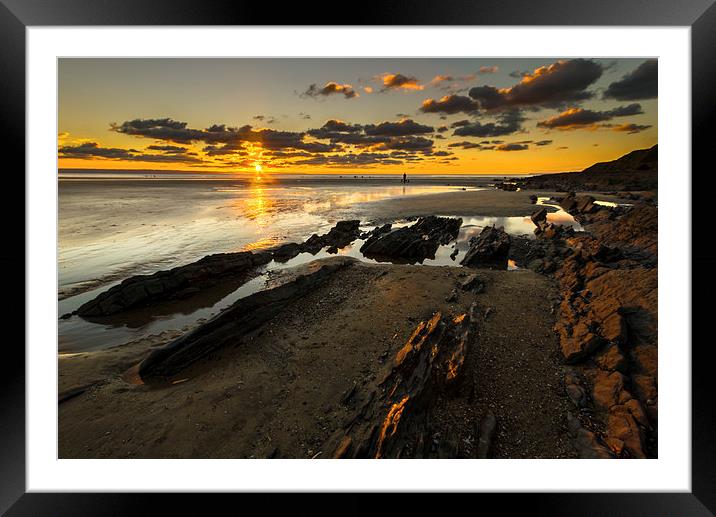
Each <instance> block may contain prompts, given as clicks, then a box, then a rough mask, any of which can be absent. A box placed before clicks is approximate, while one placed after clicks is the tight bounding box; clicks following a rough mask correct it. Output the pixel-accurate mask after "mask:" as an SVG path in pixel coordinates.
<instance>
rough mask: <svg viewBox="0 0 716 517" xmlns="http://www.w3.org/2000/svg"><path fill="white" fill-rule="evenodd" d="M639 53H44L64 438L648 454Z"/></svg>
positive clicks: (381, 451) (320, 452)
mask: <svg viewBox="0 0 716 517" xmlns="http://www.w3.org/2000/svg"><path fill="white" fill-rule="evenodd" d="M658 67H659V59H658V58H657V57H653V56H641V57H599V56H594V57H563V56H552V57H524V58H521V57H499V58H489V57H476V58H468V57H449V56H446V57H346V58H337V57H290V58H288V57H286V58H284V57H255V58H249V57H236V58H229V57H202V58H197V57H193V58H189V57H187V58H178V57H177V58H170V57H131V58H124V57H101V58H98V57H59V58H58V59H57V114H56V117H57V207H58V209H57V214H56V216H57V243H56V244H57V317H58V320H57V347H58V348H57V351H56V353H57V375H58V386H57V393H58V399H57V404H58V406H57V410H58V413H57V414H58V419H57V454H58V457H59V459H75V458H83V459H118V458H125V459H126V458H129V459H140V458H145V459H165V458H175V459H195V458H212V459H215V458H237V459H250V458H253V459H319V460H320V459H329V460H330V459H335V460H338V459H367V458H370V459H413V458H417V459H441V458H442V459H445V458H449V459H525V458H526V459H551V458H559V459H569V458H571V459H657V458H659V452H658V451H659V443H658V427H659V426H658V384H659V382H658V379H659V376H658V357H659V353H658V255H659V254H658V216H657V214H658V168H659V167H658V147H657V144H658V129H659V128H658V109H659V102H658V99H659V95H658V93H659V81H658ZM49 123H50V122H48V124H49ZM665 140H666V139H665ZM664 145H665V146H666V145H667V144H666V143H665V144H664ZM664 149H665V151H666V148H664ZM665 163H666V164H667V165H668V161H667V162H665ZM686 172H687V171H684V173H686ZM50 173H54V172H53V171H52V170H51V171H50ZM667 190H668V189H667ZM667 197H668V196H667ZM687 211H688V210H687ZM53 212H54V211H53ZM47 239H50V240H51V239H52V236H51V235H48V236H47ZM50 287H52V288H54V287H53V286H52V285H50ZM50 353H53V352H52V351H50ZM665 389H667V388H665ZM667 393H668V390H667ZM53 400H54V399H53ZM664 400H665V401H666V399H664ZM53 404H54V402H53Z"/></svg>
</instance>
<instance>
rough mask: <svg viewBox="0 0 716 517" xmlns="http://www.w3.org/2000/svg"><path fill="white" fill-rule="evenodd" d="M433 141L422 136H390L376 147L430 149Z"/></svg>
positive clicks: (406, 149) (399, 149) (412, 149)
mask: <svg viewBox="0 0 716 517" xmlns="http://www.w3.org/2000/svg"><path fill="white" fill-rule="evenodd" d="M432 147H433V141H432V140H430V139H428V138H424V137H422V136H408V137H401V138H391V139H390V140H388V141H387V142H384V143H382V144H379V145H378V146H377V149H392V150H397V151H428V150H432Z"/></svg>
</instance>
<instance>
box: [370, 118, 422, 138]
mask: <svg viewBox="0 0 716 517" xmlns="http://www.w3.org/2000/svg"><path fill="white" fill-rule="evenodd" d="M363 130H364V131H365V134H366V135H371V136H408V135H424V134H427V133H433V132H434V131H435V128H434V127H431V126H426V125H423V124H419V123H417V122H415V121H414V120H411V119H403V120H400V121H398V122H381V123H380V124H377V125H373V124H368V125H366V126H363Z"/></svg>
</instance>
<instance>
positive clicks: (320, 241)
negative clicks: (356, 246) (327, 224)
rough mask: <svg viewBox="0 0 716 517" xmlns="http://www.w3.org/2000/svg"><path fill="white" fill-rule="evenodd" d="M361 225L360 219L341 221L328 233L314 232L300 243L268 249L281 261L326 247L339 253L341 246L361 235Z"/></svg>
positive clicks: (332, 251) (313, 252)
mask: <svg viewBox="0 0 716 517" xmlns="http://www.w3.org/2000/svg"><path fill="white" fill-rule="evenodd" d="M359 226H360V221H358V220H349V221H339V222H337V223H336V225H335V226H334V227H333V228H331V229H330V230H329V231H328V233H325V234H323V235H318V234H315V233H314V234H313V235H311V236H310V237H309V238H308V239H306V240H305V241H304V242H302V243H300V244H298V243H294V242H289V243H287V244H282V245H280V246H277V247H275V248H271V249H269V250H266V251H267V252H269V253H272V254H273V256H274V258H275V259H276V260H277V261H279V262H286V261H287V260H289V259H292V258H293V257H295V256H297V255H299V254H300V253H311V254H313V255H315V254H316V253H318V252H319V251H321V250H322V249H323V248H326V247H328V248H329V250H328V252H329V253H337V252H338V250H339V249H340V248H344V247H346V246H348V245H349V244H350V243H351V242H353V241H354V240H356V239H357V238H358V237H359V236H360V228H359Z"/></svg>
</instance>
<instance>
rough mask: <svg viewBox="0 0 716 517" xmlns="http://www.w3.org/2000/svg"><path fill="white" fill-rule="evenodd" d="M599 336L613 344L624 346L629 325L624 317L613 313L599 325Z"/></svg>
mask: <svg viewBox="0 0 716 517" xmlns="http://www.w3.org/2000/svg"><path fill="white" fill-rule="evenodd" d="M599 334H600V335H601V336H602V337H603V338H604V339H606V340H607V341H610V342H612V343H616V344H617V345H623V344H624V343H625V342H626V338H627V325H626V320H625V319H624V316H622V315H621V314H619V313H618V312H614V313H612V314H611V315H610V316H608V317H607V319H605V320H604V321H603V322H602V323H601V324H600V325H599Z"/></svg>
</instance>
